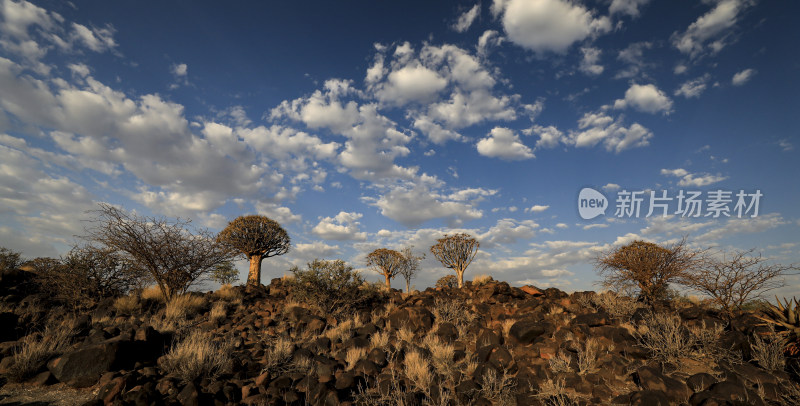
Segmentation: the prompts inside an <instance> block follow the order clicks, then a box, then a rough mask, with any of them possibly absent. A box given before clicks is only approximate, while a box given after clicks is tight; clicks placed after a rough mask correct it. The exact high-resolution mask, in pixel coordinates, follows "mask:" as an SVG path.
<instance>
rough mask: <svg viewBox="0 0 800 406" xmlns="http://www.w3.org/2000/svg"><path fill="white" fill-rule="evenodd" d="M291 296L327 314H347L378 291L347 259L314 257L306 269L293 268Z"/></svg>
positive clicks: (376, 294)
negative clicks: (366, 281) (345, 260)
mask: <svg viewBox="0 0 800 406" xmlns="http://www.w3.org/2000/svg"><path fill="white" fill-rule="evenodd" d="M291 271H292V272H293V273H294V275H295V278H294V280H290V281H288V284H289V285H290V286H291V293H290V297H291V298H292V299H294V300H296V301H298V302H301V303H306V304H308V305H311V306H313V307H317V308H319V309H320V310H322V311H323V312H324V313H326V314H343V313H350V312H352V311H354V310H358V309H362V308H365V307H367V306H368V305H369V304H370V303H372V302H374V301H375V300H379V299H380V295H381V292H380V291H379V290H378V289H376V288H375V287H374V286H372V285H371V284H367V283H364V278H362V277H361V275H360V274H359V273H358V272H355V271H353V267H352V266H350V265H348V264H347V263H346V262H344V261H342V260H340V259H337V260H333V261H326V260H319V259H315V260H314V261H312V262H309V263H308V268H307V269H300V268H298V267H294V268H292V269H291Z"/></svg>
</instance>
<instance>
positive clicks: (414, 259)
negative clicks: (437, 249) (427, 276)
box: [397, 245, 425, 293]
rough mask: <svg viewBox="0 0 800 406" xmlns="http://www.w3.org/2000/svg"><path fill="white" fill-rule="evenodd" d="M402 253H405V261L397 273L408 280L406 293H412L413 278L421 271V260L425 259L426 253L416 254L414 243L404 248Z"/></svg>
mask: <svg viewBox="0 0 800 406" xmlns="http://www.w3.org/2000/svg"><path fill="white" fill-rule="evenodd" d="M400 253H401V254H403V262H402V263H401V264H400V269H398V270H397V273H398V274H399V275H401V276H403V279H405V281H406V293H411V280H412V279H414V277H415V276H416V275H417V273H418V272H419V262H420V261H422V260H423V259H425V254H422V255H416V254H415V253H414V246H413V245H412V246H408V247H405V248H403V249H402V250H401V251H400Z"/></svg>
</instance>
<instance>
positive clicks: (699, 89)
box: [675, 74, 711, 99]
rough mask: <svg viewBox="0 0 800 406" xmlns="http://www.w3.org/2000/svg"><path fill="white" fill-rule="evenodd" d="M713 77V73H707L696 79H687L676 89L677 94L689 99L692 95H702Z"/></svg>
mask: <svg viewBox="0 0 800 406" xmlns="http://www.w3.org/2000/svg"><path fill="white" fill-rule="evenodd" d="M710 78H711V75H709V74H705V75H703V76H701V77H699V78H697V79H694V80H687V81H686V82H683V84H681V87H679V88H678V90H676V91H675V96H683V97H685V98H687V99H689V98H692V97H700V94H702V93H703V91H705V90H706V84H707V82H708V80H709V79H710Z"/></svg>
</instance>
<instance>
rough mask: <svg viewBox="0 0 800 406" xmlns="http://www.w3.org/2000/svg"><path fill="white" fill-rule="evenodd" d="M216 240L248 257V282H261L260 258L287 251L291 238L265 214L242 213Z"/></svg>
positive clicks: (256, 283)
mask: <svg viewBox="0 0 800 406" xmlns="http://www.w3.org/2000/svg"><path fill="white" fill-rule="evenodd" d="M217 241H219V242H221V243H222V244H225V245H227V246H229V247H231V248H232V249H234V250H236V251H239V252H240V253H241V254H242V255H244V256H245V257H247V259H248V260H250V271H249V272H248V274H247V284H248V285H259V284H261V261H263V260H264V258H269V257H273V256H276V255H283V254H285V253H287V252H289V247H290V245H291V240H290V239H289V234H287V233H286V230H284V229H283V227H281V225H280V224H278V222H277V221H274V220H272V219H270V218H269V217H266V216H257V215H251V216H241V217H238V218H236V220H233V221H231V222H230V223H229V224H228V226H227V227H225V229H224V230H222V231H221V232H220V233H219V235H218V236H217Z"/></svg>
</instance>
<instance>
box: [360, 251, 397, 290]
mask: <svg viewBox="0 0 800 406" xmlns="http://www.w3.org/2000/svg"><path fill="white" fill-rule="evenodd" d="M405 262H406V258H405V257H404V256H403V254H401V253H399V252H397V251H395V250H390V249H387V248H378V249H376V250H375V251H372V252H370V253H369V254H368V255H367V266H369V267H372V268H373V269H374V270H375V271H376V272H378V273H379V274H381V275H383V277H384V278H386V289H391V288H392V278H394V277H395V276H396V275H397V274H398V273H399V272H400V269H401V268H402V267H403V266H404V263H405Z"/></svg>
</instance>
